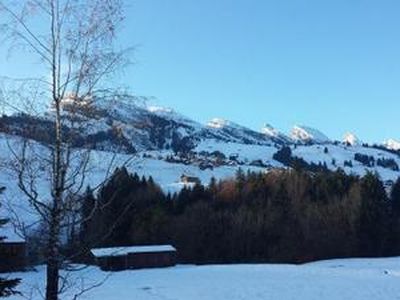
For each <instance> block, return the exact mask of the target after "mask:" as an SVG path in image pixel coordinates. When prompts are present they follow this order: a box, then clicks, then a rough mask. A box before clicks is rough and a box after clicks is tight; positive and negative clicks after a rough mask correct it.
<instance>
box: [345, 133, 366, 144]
mask: <svg viewBox="0 0 400 300" xmlns="http://www.w3.org/2000/svg"><path fill="white" fill-rule="evenodd" d="M343 143H344V144H346V145H350V146H359V145H360V144H362V143H361V141H360V140H359V139H358V137H357V136H356V135H355V134H354V133H351V132H347V133H346V134H345V135H344V136H343Z"/></svg>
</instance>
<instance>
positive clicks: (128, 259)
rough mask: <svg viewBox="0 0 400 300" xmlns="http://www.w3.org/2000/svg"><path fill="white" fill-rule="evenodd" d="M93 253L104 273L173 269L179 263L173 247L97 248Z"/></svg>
mask: <svg viewBox="0 0 400 300" xmlns="http://www.w3.org/2000/svg"><path fill="white" fill-rule="evenodd" d="M91 253H92V254H93V256H94V258H95V263H96V265H98V266H99V267H100V268H101V269H102V270H103V271H122V270H129V269H143V268H162V267H172V266H175V265H176V262H177V251H176V249H175V248H174V247H173V246H171V245H157V246H133V247H112V248H97V249H92V250H91Z"/></svg>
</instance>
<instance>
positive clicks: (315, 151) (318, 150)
mask: <svg viewBox="0 0 400 300" xmlns="http://www.w3.org/2000/svg"><path fill="white" fill-rule="evenodd" d="M325 149H327V150H328V152H327V153H325V151H326V150H325ZM357 153H358V154H362V155H366V156H369V157H373V159H374V161H377V160H378V159H392V160H394V161H395V162H396V163H397V164H398V165H399V166H400V156H399V155H396V154H393V153H389V152H387V151H384V150H381V149H375V148H367V147H363V146H352V147H348V146H346V145H340V144H339V145H333V144H332V145H327V146H325V145H324V146H322V145H310V146H305V145H302V146H297V147H296V148H295V149H293V155H294V156H296V157H301V158H303V159H304V160H305V161H307V162H309V163H316V164H318V163H321V164H324V163H325V164H326V165H327V167H328V168H329V169H331V170H337V169H338V168H341V169H344V171H345V172H346V173H348V174H354V175H359V176H363V175H365V174H366V172H367V171H370V172H377V173H378V174H379V175H380V177H381V179H382V180H384V181H395V180H396V179H397V178H398V177H399V176H400V172H399V171H394V170H391V169H388V168H383V167H381V166H378V165H377V164H374V166H373V167H368V166H365V165H364V164H362V163H361V162H358V161H356V160H355V155H356V154H357ZM345 161H351V163H352V167H350V166H346V165H345Z"/></svg>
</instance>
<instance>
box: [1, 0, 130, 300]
mask: <svg viewBox="0 0 400 300" xmlns="http://www.w3.org/2000/svg"><path fill="white" fill-rule="evenodd" d="M122 4H123V3H122V0H90V1H88V0H18V1H12V0H0V26H1V27H0V30H2V33H3V36H5V37H6V39H7V41H8V42H9V43H10V44H9V45H10V47H18V48H19V49H22V50H26V51H28V52H29V53H30V54H29V55H32V54H33V55H34V56H35V57H36V58H37V59H38V60H40V62H41V64H42V66H43V70H44V74H43V76H41V77H37V78H34V79H32V78H30V77H31V75H30V74H27V77H29V79H28V80H29V81H30V82H33V83H34V85H35V87H36V88H37V87H38V86H40V87H41V91H40V93H38V95H40V98H39V97H38V99H37V101H38V102H43V103H44V104H45V105H47V106H49V107H51V108H52V109H53V119H54V128H52V129H49V132H50V133H51V134H52V142H51V143H50V144H49V145H48V146H49V150H48V151H47V152H46V154H41V155H42V156H43V157H36V158H32V157H31V156H30V155H28V154H27V153H29V152H32V151H33V150H32V149H30V145H29V143H28V142H26V141H25V142H24V144H23V146H22V147H21V151H20V152H18V153H17V152H14V153H13V154H14V157H15V160H16V161H15V163H14V164H13V168H15V172H16V174H18V186H19V188H20V189H21V190H22V191H23V193H24V194H25V195H26V196H27V198H28V199H29V202H30V204H31V205H32V206H33V207H34V209H35V211H36V212H37V213H38V215H40V216H41V217H42V219H43V220H44V221H45V223H46V226H47V227H48V237H47V241H46V247H47V251H48V253H47V261H46V265H47V274H46V280H47V281H46V291H45V298H46V300H57V299H58V298H59V293H60V291H61V290H62V289H63V287H62V283H61V281H62V280H61V279H60V268H61V264H62V262H63V257H62V256H61V254H60V246H61V235H62V230H63V226H64V225H65V218H66V216H67V215H69V213H71V212H72V213H76V205H75V204H74V202H73V201H76V200H71V199H76V195H77V194H78V193H79V192H80V191H81V189H82V187H83V183H84V181H85V174H86V172H87V171H88V161H89V155H88V153H89V152H83V151H73V149H72V143H71V139H72V137H71V135H68V136H67V135H66V134H65V132H64V130H63V128H64V127H65V126H68V127H69V128H71V127H73V126H74V124H73V123H74V122H75V121H76V120H75V119H74V118H73V117H71V116H72V115H73V114H74V110H75V109H78V108H82V107H83V106H88V107H89V106H90V105H91V104H92V102H94V101H96V99H97V98H96V95H97V94H98V93H100V90H104V89H105V88H107V86H106V85H105V83H106V80H107V79H109V78H111V77H110V76H111V75H112V74H114V73H115V72H116V71H117V70H118V69H119V68H120V67H121V66H123V65H124V64H125V63H126V60H125V58H126V56H125V54H126V52H125V51H124V50H122V51H119V50H116V49H115V40H116V32H117V29H118V27H119V25H120V24H121V22H122V21H123V7H122ZM33 24H34V26H33ZM15 101H17V99H15V98H13V99H12V100H10V101H9V103H8V104H10V105H15ZM71 103H72V104H71ZM31 104H32V106H34V104H39V103H31ZM68 105H69V107H68V113H69V117H66V116H65V111H66V108H67V106H68ZM76 123H77V124H81V123H80V122H76ZM78 126H80V125H78ZM43 164H48V170H49V177H48V179H49V182H50V184H49V189H50V191H49V195H50V197H49V198H50V199H46V197H43V195H41V194H40V192H39V191H38V188H37V186H36V181H35V179H36V178H37V176H38V171H37V170H38V169H40V168H42V169H43ZM75 222H77V221H76V220H75V219H74V221H73V223H74V224H72V226H75Z"/></svg>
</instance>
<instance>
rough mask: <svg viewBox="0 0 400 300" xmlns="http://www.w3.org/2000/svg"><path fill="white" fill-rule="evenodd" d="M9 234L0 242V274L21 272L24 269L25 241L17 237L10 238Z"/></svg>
mask: <svg viewBox="0 0 400 300" xmlns="http://www.w3.org/2000/svg"><path fill="white" fill-rule="evenodd" d="M9 232H10V231H9ZM9 232H6V234H5V235H6V236H7V237H6V238H5V239H4V240H2V241H1V242H0V273H6V272H12V271H21V270H23V269H24V268H25V267H26V241H25V240H24V239H22V238H20V237H19V236H17V235H13V236H10V234H9ZM1 234H3V233H2V232H1Z"/></svg>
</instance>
